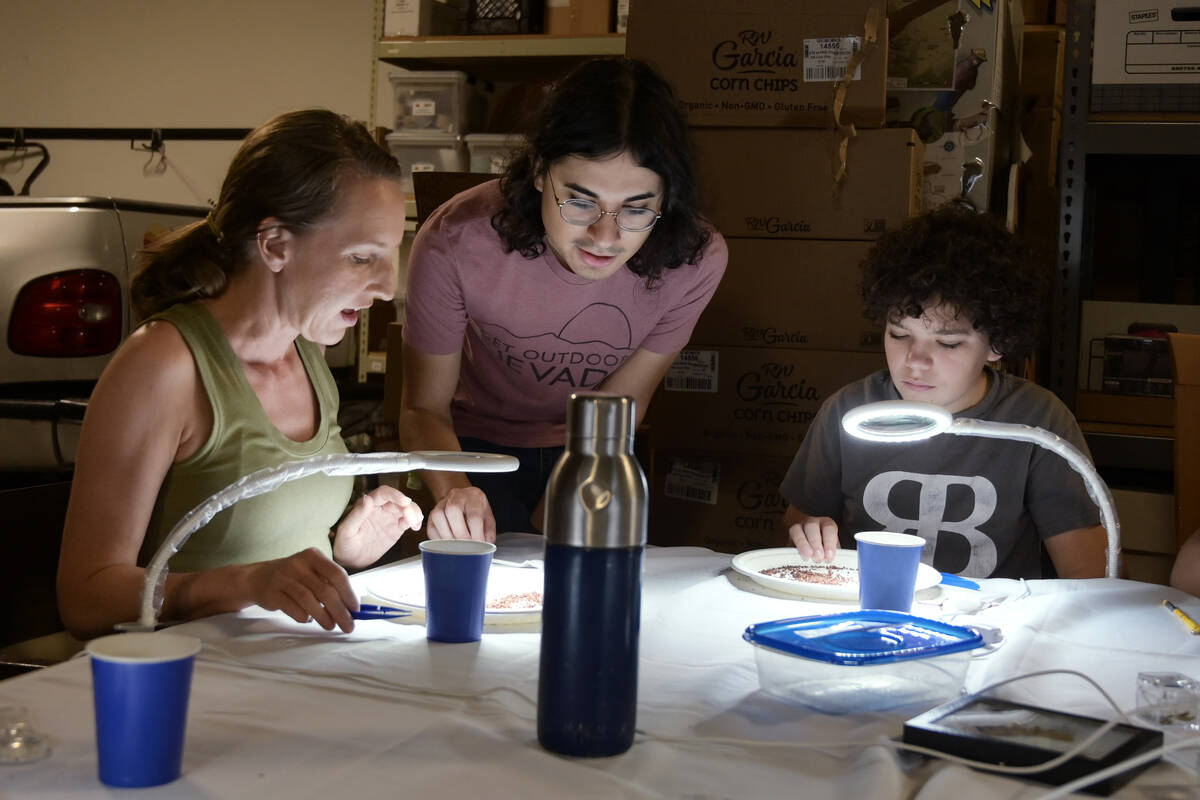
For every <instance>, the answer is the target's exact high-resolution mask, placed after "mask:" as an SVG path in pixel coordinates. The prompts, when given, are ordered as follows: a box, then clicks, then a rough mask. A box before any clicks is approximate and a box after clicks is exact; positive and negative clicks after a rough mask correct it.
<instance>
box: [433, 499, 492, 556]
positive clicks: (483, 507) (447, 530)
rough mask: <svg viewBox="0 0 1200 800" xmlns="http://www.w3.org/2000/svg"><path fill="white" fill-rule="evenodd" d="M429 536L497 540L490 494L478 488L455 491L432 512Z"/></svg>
mask: <svg viewBox="0 0 1200 800" xmlns="http://www.w3.org/2000/svg"><path fill="white" fill-rule="evenodd" d="M425 534H426V535H427V536H428V537H429V538H430V539H478V540H479V541H481V542H494V541H496V517H495V516H493V514H492V507H491V505H489V504H488V500H487V495H485V494H484V493H483V490H482V489H480V488H478V487H475V486H468V487H466V488H462V489H451V490H450V491H449V492H447V493H446V495H445V496H444V497H442V499H441V500H439V501H438V504H437V505H436V506H434V507H433V510H432V511H430V512H429V526H428V527H427V528H426V529H425Z"/></svg>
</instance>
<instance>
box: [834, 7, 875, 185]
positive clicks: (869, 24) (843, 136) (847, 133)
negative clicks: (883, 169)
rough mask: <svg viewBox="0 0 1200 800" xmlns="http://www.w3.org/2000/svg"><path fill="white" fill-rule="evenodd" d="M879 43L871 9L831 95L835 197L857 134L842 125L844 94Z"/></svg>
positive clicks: (850, 126) (873, 9)
mask: <svg viewBox="0 0 1200 800" xmlns="http://www.w3.org/2000/svg"><path fill="white" fill-rule="evenodd" d="M878 41H879V9H878V8H874V7H872V8H871V9H870V10H869V11H868V12H867V20H866V22H865V23H863V43H862V47H861V48H859V50H858V52H857V53H855V54H854V55H853V56H851V58H850V62H849V63H848V64H846V74H845V75H843V76H842V77H841V79H840V80H838V82H837V83H836V84H835V85H834V95H833V125H834V128H835V129H836V131H837V137H838V141H837V146H836V147H835V148H834V163H833V194H834V197H837V195H838V192H839V191H841V186H842V181H843V180H845V178H846V154H847V150H848V149H849V145H850V140H851V139H852V138H854V136H855V135H856V134H857V133H858V132H857V130H855V128H854V123H853V122H851V123H847V124H845V125H843V124H842V107H843V106H845V105H846V93H847V92H848V91H850V84H851V82H852V81H853V80H854V74H855V73H856V72H858V68H859V67H860V66H861V65H862V63H863V62H864V61H866V60H867V56H869V55H870V53H871V51H872V50H874V49H875V45H876V44H877V43H878Z"/></svg>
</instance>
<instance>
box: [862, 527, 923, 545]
mask: <svg viewBox="0 0 1200 800" xmlns="http://www.w3.org/2000/svg"><path fill="white" fill-rule="evenodd" d="M854 540H855V541H856V542H866V543H867V544H879V545H883V546H885V547H924V546H925V540H924V539H922V538H921V537H920V536H913V535H912V534H911V533H895V532H893V531H860V532H859V533H856V534H854Z"/></svg>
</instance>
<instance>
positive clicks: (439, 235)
mask: <svg viewBox="0 0 1200 800" xmlns="http://www.w3.org/2000/svg"><path fill="white" fill-rule="evenodd" d="M527 139H528V144H527V146H526V147H525V148H524V149H523V150H522V151H521V152H520V153H519V154H518V155H517V156H516V157H515V158H514V159H513V161H512V162H511V163H510V165H509V166H508V168H507V170H506V171H505V172H504V174H503V175H501V176H500V178H499V180H495V181H489V182H487V183H484V184H482V185H480V186H477V187H475V188H473V189H470V190H468V191H465V192H462V193H461V194H459V195H456V196H455V197H453V198H451V199H450V200H449V201H448V202H446V203H445V204H444V205H443V206H441V207H440V208H439V209H438V210H437V211H435V212H434V213H433V214H432V215H431V216H430V217H429V219H428V220H427V221H426V222H425V224H424V225H422V226H421V230H420V231H419V232H418V234H417V237H416V239H415V240H414V242H413V247H412V253H411V256H410V258H409V266H408V287H407V295H406V299H405V306H406V311H405V316H406V319H405V325H404V349H403V359H404V378H403V389H402V396H401V404H400V405H401V409H400V440H401V443H402V445H403V446H404V447H405V448H406V449H409V450H457V449H460V448H461V449H469V450H476V451H483V452H502V453H509V454H513V455H516V456H517V457H518V458H520V459H521V468H520V470H518V471H517V472H516V473H511V474H505V475H495V476H491V475H472V476H471V478H470V479H468V478H467V476H466V475H464V474H461V473H445V472H439V473H426V474H425V476H424V478H425V480H426V483H427V485H428V486H429V487H430V489H431V490H432V492H433V495H434V497H435V498H436V500H437V505H436V506H435V508H434V509H433V510H432V512H431V513H430V514H429V515H428V529H427V530H428V534H429V536H430V537H431V538H472V539H484V540H491V539H494V538H495V535H496V533H497V531H499V532H506V531H513V530H516V531H532V530H540V528H541V523H542V510H541V499H542V492H543V490H544V488H545V484H546V479H547V477H548V476H549V473H550V470H551V468H552V467H553V466H554V463H555V461H556V460H557V458H558V455H559V454H560V453H561V452H562V446H563V443H564V438H565V423H566V410H567V399H568V397H569V396H570V394H571V393H572V392H576V391H583V390H597V389H599V390H603V391H610V392H617V393H620V394H626V395H631V396H632V397H634V398H635V401H636V406H637V412H638V420H639V422H640V420H641V417H642V415H643V414H644V413H645V410H646V406H647V404H648V403H649V401H650V397H651V395H652V394H653V392H654V388H655V386H656V385H657V384H658V382H659V381H660V380H661V379H662V376H663V374H664V373H665V372H666V370H667V368H668V366H670V364H671V362H672V361H673V360H674V359H675V356H676V354H677V353H678V351H679V350H680V349H681V348H682V347H683V346H684V345H685V344H686V343H687V341H688V338H689V337H690V336H691V332H692V328H693V327H694V325H695V323H696V320H697V318H698V317H699V316H700V312H701V311H703V310H704V307H705V306H706V305H707V304H708V301H709V299H710V298H711V297H712V295H713V292H714V291H715V290H716V288H717V284H718V283H719V282H720V280H721V276H722V275H723V274H724V272H725V264H726V260H727V251H726V247H725V242H724V240H723V239H722V238H721V236H720V234H718V233H717V232H716V231H715V230H713V229H712V228H711V227H709V226H708V224H707V223H706V222H705V221H704V220H703V219H702V217H701V216H700V215H699V213H698V212H697V210H696V207H695V196H694V188H693V186H694V179H693V169H692V162H691V151H690V147H689V145H688V141H687V130H686V127H685V123H684V119H683V115H682V113H681V112H680V111H679V109H678V104H677V103H676V101H675V98H674V95H673V93H672V91H671V89H670V87H669V86H668V85H667V84H666V82H665V81H663V79H662V78H661V77H659V76H658V75H657V74H656V73H655V72H654V71H653V70H651V69H650V67H648V66H647V65H646V64H645V63H643V62H640V61H637V60H633V59H598V60H594V61H589V62H586V63H584V64H583V65H581V66H580V67H578V68H576V69H575V70H574V71H573V72H572V73H571V74H569V75H568V76H567V77H565V78H564V79H563V80H562V81H561V82H560V83H559V84H558V85H557V86H556V87H555V89H554V90H553V92H552V93H551V94H550V95H549V97H548V98H547V100H546V102H545V104H544V106H543V108H542V110H541V113H540V116H539V119H538V121H537V123H536V125H535V126H534V129H533V130H532V132H530V133H529V135H528V137H527Z"/></svg>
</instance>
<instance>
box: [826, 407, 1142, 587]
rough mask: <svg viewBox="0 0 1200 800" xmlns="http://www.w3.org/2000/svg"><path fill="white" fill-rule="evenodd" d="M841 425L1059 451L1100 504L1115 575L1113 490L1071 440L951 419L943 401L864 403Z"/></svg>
mask: <svg viewBox="0 0 1200 800" xmlns="http://www.w3.org/2000/svg"><path fill="white" fill-rule="evenodd" d="M842 427H843V428H844V429H845V431H846V432H847V433H849V434H850V435H851V436H854V437H856V438H859V439H867V440H869V441H874V442H913V441H918V440H921V439H928V438H930V437H933V436H937V435H938V434H941V433H952V434H955V435H957V436H983V437H987V438H992V439H1010V440H1013V441H1018V442H1031V443H1033V444H1036V445H1038V446H1040V447H1043V448H1045V449H1047V450H1050V451H1052V452H1054V453H1057V454H1058V455H1059V456H1061V457H1062V458H1063V459H1065V460H1066V462H1067V463H1068V464H1070V465H1071V469H1073V470H1075V471H1076V472H1078V473H1079V475H1080V477H1082V478H1083V485H1084V487H1086V489H1087V493H1088V497H1090V498H1091V499H1092V502H1093V503H1095V504H1096V507H1097V508H1099V509H1100V520H1101V522H1102V524H1103V525H1104V530H1105V533H1106V534H1107V535H1108V545H1107V548H1106V550H1105V559H1104V561H1105V575H1106V576H1107V577H1109V578H1116V577H1117V572H1118V568H1119V565H1120V548H1121V524H1120V522H1119V521H1118V520H1117V514H1116V511H1115V510H1114V507H1113V499H1112V494H1111V493H1110V492H1109V490H1108V486H1107V485H1106V484H1105V483H1104V481H1103V480H1102V479H1101V478H1100V475H1099V474H1098V473H1097V472H1096V468H1095V467H1093V466H1092V463H1091V461H1089V460H1088V458H1087V457H1086V456H1084V455H1083V453H1081V452H1080V451H1079V449H1078V448H1077V447H1075V445H1073V444H1071V443H1070V442H1068V441H1067V440H1066V439H1063V438H1062V437H1061V436H1057V435H1055V434H1053V433H1050V432H1049V431H1046V430H1043V429H1042V428H1037V427H1034V426H1032V425H1019V424H1016V423H1012V422H993V421H990V420H982V419H968V418H965V417H963V418H959V419H955V418H954V417H953V415H952V414H951V413H950V412H949V411H947V410H946V409H944V408H942V407H941V406H938V405H934V404H932V403H915V402H909V401H905V400H884V401H881V402H878V403H868V404H867V405H864V406H859V407H858V408H853V409H851V410H849V411H847V412H846V413H845V414H844V415H843V416H842Z"/></svg>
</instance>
